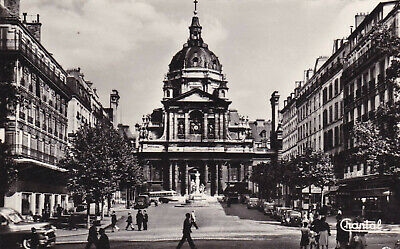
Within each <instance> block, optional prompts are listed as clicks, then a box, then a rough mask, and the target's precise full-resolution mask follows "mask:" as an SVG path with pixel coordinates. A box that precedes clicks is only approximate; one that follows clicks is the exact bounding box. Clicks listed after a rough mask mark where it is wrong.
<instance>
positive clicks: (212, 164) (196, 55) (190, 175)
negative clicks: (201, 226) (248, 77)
mask: <svg viewBox="0 0 400 249" xmlns="http://www.w3.org/2000/svg"><path fill="white" fill-rule="evenodd" d="M189 31H190V36H189V39H188V41H187V43H186V44H185V45H184V46H183V49H182V50H181V51H179V52H178V53H177V54H176V55H175V56H174V57H173V58H172V60H171V63H170V65H169V71H168V73H167V75H166V77H165V79H164V85H163V91H164V97H163V100H162V104H163V107H162V108H159V109H156V110H154V111H153V113H152V114H151V115H147V116H144V117H143V123H142V124H141V125H140V127H138V128H139V130H140V134H139V157H140V159H141V161H142V163H143V164H144V169H145V176H146V178H147V182H148V183H149V185H150V186H151V188H153V189H166V190H169V189H173V190H176V191H177V192H178V193H180V194H182V195H185V194H190V193H191V192H192V188H193V187H194V180H195V173H196V172H198V173H200V180H201V184H203V185H204V186H205V193H206V194H209V195H218V194H222V193H223V192H224V190H225V189H226V188H227V187H229V186H236V187H237V188H238V189H252V188H254V185H252V184H251V183H250V182H249V176H250V174H251V169H252V167H253V165H256V164H257V163H258V162H267V163H268V162H270V159H271V157H272V155H273V154H274V153H273V152H272V151H271V150H270V148H269V147H268V146H269V143H268V140H269V135H270V134H269V129H270V128H269V127H270V125H269V123H266V122H264V121H256V122H251V123H249V120H248V119H247V118H245V117H243V116H241V115H239V114H238V112H237V111H236V110H230V109H229V105H230V104H231V101H230V100H229V88H228V82H227V80H226V78H225V75H224V74H223V72H222V65H221V63H220V61H219V58H218V57H217V56H216V55H215V54H214V53H213V52H212V51H210V50H209V49H208V45H207V44H206V43H204V41H203V39H202V36H201V35H202V27H201V26H200V22H199V18H198V16H197V15H196V14H195V16H194V17H193V18H192V23H191V25H190V27H189ZM252 130H253V131H254V132H257V133H258V132H259V133H258V138H259V139H257V140H256V141H255V140H254V139H253V138H252ZM255 146H256V147H255Z"/></svg>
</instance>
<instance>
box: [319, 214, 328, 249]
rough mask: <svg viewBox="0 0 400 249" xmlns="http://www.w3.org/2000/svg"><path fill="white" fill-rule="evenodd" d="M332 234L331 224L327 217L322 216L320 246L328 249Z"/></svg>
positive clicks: (322, 248)
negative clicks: (329, 238)
mask: <svg viewBox="0 0 400 249" xmlns="http://www.w3.org/2000/svg"><path fill="white" fill-rule="evenodd" d="M330 235H331V230H330V228H329V224H328V223H327V222H326V217H325V216H323V217H322V218H321V227H320V231H319V246H320V248H321V249H328V236H330Z"/></svg>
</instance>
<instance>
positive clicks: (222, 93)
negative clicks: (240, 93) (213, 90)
mask: <svg viewBox="0 0 400 249" xmlns="http://www.w3.org/2000/svg"><path fill="white" fill-rule="evenodd" d="M221 98H225V91H224V90H221Z"/></svg>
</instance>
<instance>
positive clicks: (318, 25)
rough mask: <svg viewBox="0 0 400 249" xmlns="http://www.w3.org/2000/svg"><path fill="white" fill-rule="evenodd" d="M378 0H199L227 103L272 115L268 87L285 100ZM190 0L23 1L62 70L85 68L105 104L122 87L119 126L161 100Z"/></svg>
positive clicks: (244, 111)
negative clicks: (223, 76)
mask: <svg viewBox="0 0 400 249" xmlns="http://www.w3.org/2000/svg"><path fill="white" fill-rule="evenodd" d="M378 3H379V1H376V0H199V3H198V16H199V18H200V24H201V25H202V27H203V30H202V37H203V39H204V41H205V42H206V43H207V44H208V45H209V49H210V50H211V51H213V52H214V53H215V54H216V55H217V56H218V57H219V60H220V62H221V63H222V65H223V71H224V73H225V74H226V78H227V80H228V87H229V98H230V100H231V101H232V104H231V105H230V108H231V109H236V110H238V111H239V113H240V114H241V115H243V116H248V117H249V119H250V120H255V119H266V120H268V119H271V108H270V103H269V99H270V96H271V94H272V93H273V92H274V91H278V92H279V93H280V95H281V99H280V102H281V103H280V107H281V108H282V107H283V100H284V99H286V97H287V96H288V95H289V94H290V92H292V91H293V89H294V82H295V81H299V80H303V71H304V70H306V69H308V68H313V67H314V64H315V59H316V58H317V57H319V56H324V55H327V56H329V55H331V53H332V48H333V40H334V39H337V38H345V37H347V36H348V35H349V34H350V26H351V25H353V26H354V15H355V14H356V13H367V12H371V11H372V10H373V8H374V7H375V6H376V5H377V4H378ZM193 9H194V4H193V1H192V0H21V13H22V12H27V13H28V15H36V14H40V21H41V23H42V37H41V40H42V44H43V45H44V46H45V48H46V49H47V50H48V51H49V52H50V53H52V54H53V56H54V58H55V59H56V60H57V61H58V62H59V63H60V64H61V65H62V66H63V68H64V69H70V68H77V67H80V68H81V72H83V73H84V75H85V79H86V80H88V81H92V82H93V83H94V87H95V88H97V91H98V93H99V96H100V100H101V102H102V103H103V106H105V107H108V106H109V94H110V92H111V90H112V89H117V90H118V91H119V93H120V96H121V99H120V106H119V113H120V114H119V115H120V120H121V122H122V123H124V124H127V125H130V126H131V127H133V126H134V125H135V124H136V123H138V122H140V121H141V117H142V116H143V115H144V114H150V113H151V112H152V110H153V109H156V108H159V107H162V104H161V99H162V96H163V92H162V86H163V82H162V81H163V78H164V75H165V74H166V73H167V72H168V65H169V63H170V62H171V59H172V57H173V56H174V54H176V53H177V52H178V51H179V50H181V49H182V46H183V44H184V43H185V42H186V41H187V39H188V36H189V29H188V27H189V25H190V23H191V18H192V16H193Z"/></svg>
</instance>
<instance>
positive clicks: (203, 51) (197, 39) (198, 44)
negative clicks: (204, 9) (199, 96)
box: [169, 16, 222, 72]
mask: <svg viewBox="0 0 400 249" xmlns="http://www.w3.org/2000/svg"><path fill="white" fill-rule="evenodd" d="M201 29H202V27H201V26H200V22H199V18H198V17H197V16H194V17H193V18H192V24H191V26H190V27H189V30H190V37H189V39H188V42H187V43H186V44H185V45H184V46H183V48H182V50H181V51H179V52H178V53H176V54H175V56H174V57H173V58H172V60H171V63H170V64H169V71H170V72H173V71H177V70H182V69H185V68H206V69H212V70H216V71H222V65H221V63H220V62H219V60H218V57H217V56H216V55H215V54H214V53H213V52H212V51H210V50H209V49H208V45H207V44H206V43H204V42H203V39H202V38H201Z"/></svg>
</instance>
